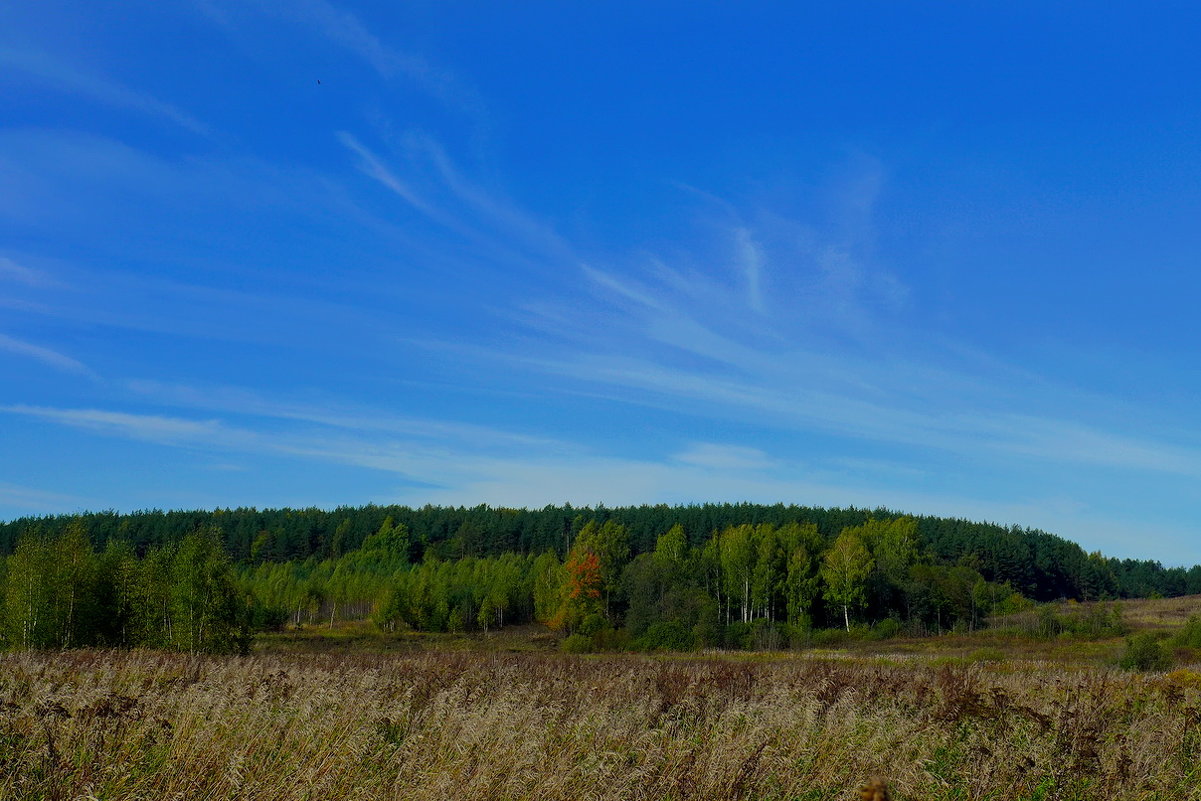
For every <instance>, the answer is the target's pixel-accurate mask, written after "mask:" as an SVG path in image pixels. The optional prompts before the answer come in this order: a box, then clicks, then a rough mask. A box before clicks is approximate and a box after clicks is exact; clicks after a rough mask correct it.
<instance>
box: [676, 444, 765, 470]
mask: <svg viewBox="0 0 1201 801" xmlns="http://www.w3.org/2000/svg"><path fill="white" fill-rule="evenodd" d="M672 458H673V459H674V460H675V461H677V462H682V463H683V464H687V465H692V466H695V467H705V468H710V469H713V470H767V469H769V468H772V467H779V466H780V463H779V462H778V461H776V460H775V459H772V458H771V457H770V456H768V455H767V454H766V453H764V452H763V451H761V450H759V449H758V448H748V447H745V446H741V445H722V444H720V443H716V442H694V443H692V445H690V446H689V447H688V448H687V449H686V450H683V451H681V452H680V453H677V454H675V455H674V456H673V457H672Z"/></svg>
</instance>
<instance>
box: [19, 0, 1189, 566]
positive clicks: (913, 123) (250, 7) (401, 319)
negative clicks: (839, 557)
mask: <svg viewBox="0 0 1201 801" xmlns="http://www.w3.org/2000/svg"><path fill="white" fill-rule="evenodd" d="M1101 9H1102V7H1099V6H1096V5H1095V4H1076V3H1069V4H1056V5H1055V6H1054V7H1050V8H1048V7H1047V5H1046V4H1035V3H972V4H961V3H950V2H944V3H905V4H885V3H857V2H851V3H837V4H829V3H822V4H818V3H798V4H790V5H787V6H783V5H780V4H769V3H739V4H733V3H726V4H720V3H704V2H702V3H696V2H689V3H645V2H643V3H604V4H600V3H597V4H591V5H586V4H579V3H550V2H530V3H521V4H517V5H513V4H482V3H454V2H413V3H389V4H376V3H351V2H341V0H336V1H330V2H327V0H296V2H289V3H276V2H268V1H267V0H253V1H246V0H238V2H234V1H233V0H229V1H227V0H192V1H190V2H179V3H161V2H149V0H145V1H137V0H129V1H128V2H120V3H113V4H96V3H83V2H74V3H72V2H57V1H56V0H38V2H32V1H30V0H16V1H15V2H8V3H5V4H3V6H0V370H2V371H3V373H2V374H3V375H4V376H5V380H4V381H3V382H0V448H2V449H3V453H4V458H3V460H2V461H0V519H11V518H15V517H19V516H24V515H30V514H45V513H58V512H71V511H78V510H85V509H90V510H100V509H108V508H115V509H119V510H124V511H128V510H134V509H142V508H213V507H217V506H222V507H226V506H239V505H246V506H258V507H268V506H283V505H288V506H325V507H330V506H335V505H339V504H352V505H357V504H363V503H368V502H375V503H404V504H410V505H422V504H426V503H434V504H456V505H457V504H465V505H475V504H478V503H489V504H494V505H504V506H542V505H545V504H547V503H561V502H564V501H569V502H572V503H575V504H595V503H604V504H606V505H609V506H616V505H624V504H638V503H657V502H668V503H688V502H703V501H742V500H748V501H756V502H765V503H775V502H785V503H799V504H808V505H822V506H844V505H856V506H861V507H864V506H865V507H877V506H886V507H889V508H893V509H898V510H902V511H907V512H912V513H917V514H941V515H955V516H963V517H968V518H972V519H977V520H990V521H994V522H999V523H1003V524H1018V525H1022V526H1030V527H1037V528H1042V529H1045V530H1048V531H1051V532H1054V533H1057V534H1060V535H1062V536H1065V537H1068V538H1070V539H1073V540H1075V541H1077V542H1079V543H1081V544H1082V545H1083V546H1084V547H1085V548H1086V549H1088V550H1101V551H1103V552H1104V553H1106V554H1110V555H1117V556H1133V557H1140V558H1153V559H1159V560H1161V561H1163V562H1164V563H1165V564H1171V565H1175V564H1193V563H1198V562H1201V541H1199V540H1198V537H1197V536H1196V534H1197V531H1196V529H1197V526H1196V522H1195V510H1196V509H1197V507H1198V494H1199V493H1198V484H1199V479H1201V424H1198V422H1197V414H1196V407H1197V398H1198V396H1199V394H1201V373H1199V360H1198V356H1199V354H1201V347H1199V342H1198V326H1197V322H1196V318H1197V314H1196V307H1197V300H1198V296H1199V290H1201V276H1199V274H1198V269H1197V267H1198V259H1199V256H1201V225H1198V215H1199V212H1201V49H1198V48H1197V47H1196V44H1195V42H1196V39H1197V35H1198V33H1201V25H1199V23H1201V7H1197V6H1196V5H1195V4H1186V3H1165V4H1153V5H1152V4H1145V3H1144V4H1134V3H1118V4H1106V5H1105V6H1104V7H1103V11H1102V10H1101Z"/></svg>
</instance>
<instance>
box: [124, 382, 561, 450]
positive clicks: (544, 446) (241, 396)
mask: <svg viewBox="0 0 1201 801" xmlns="http://www.w3.org/2000/svg"><path fill="white" fill-rule="evenodd" d="M128 386H129V388H130V389H131V390H133V391H134V392H135V393H137V394H138V395H140V396H143V397H146V398H148V399H151V400H153V401H155V402H157V403H163V404H169V405H172V406H177V407H181V408H192V409H202V410H206V411H213V412H225V413H230V414H237V415H241V416H250V417H262V418H270V419H275V420H293V421H297V422H305V423H316V424H319V425H322V426H328V427H331V428H340V429H345V430H347V431H353V432H359V433H377V432H383V433H389V434H402V435H406V436H410V437H415V438H418V439H421V440H446V439H451V440H458V441H461V442H466V443H473V444H474V445H476V446H477V447H488V448H491V447H496V448H536V449H539V450H540V451H543V452H546V451H558V452H566V451H568V450H573V449H574V446H571V445H569V444H568V443H565V442H562V441H559V440H554V439H550V438H547V437H536V436H530V435H526V434H519V433H514V432H510V431H503V430H500V429H496V428H490V427H488V426H481V425H472V424H468V423H451V422H447V421H443V420H430V419H423V418H411V417H400V416H397V415H395V414H392V413H390V412H387V411H384V410H381V409H371V408H363V407H355V406H347V405H346V404H345V403H341V402H338V401H330V400H328V399H325V400H321V401H316V400H314V401H312V402H310V403H307V404H303V403H294V402H293V403H284V402H280V401H278V400H275V399H272V398H269V397H266V396H264V395H262V394H260V393H257V392H253V391H251V390H247V389H244V388H240V387H227V386H225V387H223V386H203V387H196V386H189V385H185V384H168V383H163V382H159V381H152V380H134V381H130V382H128Z"/></svg>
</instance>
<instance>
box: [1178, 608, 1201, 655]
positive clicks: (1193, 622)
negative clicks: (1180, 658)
mask: <svg viewBox="0 0 1201 801" xmlns="http://www.w3.org/2000/svg"><path fill="white" fill-rule="evenodd" d="M1172 645H1179V646H1181V647H1183V648H1201V617H1198V616H1197V615H1193V616H1192V617H1190V618H1189V619H1188V622H1187V623H1185V624H1184V628H1182V629H1181V630H1180V631H1178V632H1176V635H1175V636H1174V637H1172Z"/></svg>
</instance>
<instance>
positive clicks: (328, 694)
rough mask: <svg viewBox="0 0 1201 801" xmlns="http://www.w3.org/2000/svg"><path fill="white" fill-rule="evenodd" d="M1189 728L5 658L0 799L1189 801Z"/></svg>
mask: <svg viewBox="0 0 1201 801" xmlns="http://www.w3.org/2000/svg"><path fill="white" fill-rule="evenodd" d="M1199 710H1201V689H1199V688H1198V687H1197V682H1187V681H1185V682H1179V681H1175V680H1173V679H1172V678H1170V677H1141V676H1127V675H1120V674H1116V673H1110V672H1105V671H1094V672H1080V671H1076V672H1063V671H1056V670H1054V669H1053V668H1047V669H1046V670H1042V671H1035V670H1029V671H1016V672H1015V671H1011V672H987V671H982V670H981V669H980V668H951V667H942V668H936V667H923V666H920V665H919V666H915V665H905V666H898V665H886V664H876V663H868V662H862V663H860V662H854V661H841V662H837V663H834V662H821V661H816V660H804V659H797V660H781V661H777V662H763V663H748V662H731V661H722V660H719V659H695V660H679V661H674V660H673V661H655V660H651V659H645V658H638V657H624V658H623V657H610V658H596V659H593V658H586V659H583V658H571V657H564V656H536V655H504V654H471V653H453V654H452V653H444V654H437V653H433V654H416V655H411V656H368V655H357V656H334V655H309V656H285V657H265V656H255V657H244V658H237V657H229V658H208V657H190V656H184V655H171V654H161V653H140V652H134V653H119V652H101V651H76V652H68V653H60V654H7V655H0V798H2V799H27V798H29V799H32V798H43V799H52V800H55V801H58V800H61V801H68V800H70V799H89V798H96V799H112V800H113V801H120V800H124V799H155V800H156V801H157V800H158V799H187V800H188V801H193V800H194V799H218V798H220V799H247V800H251V799H253V800H255V801H268V800H269V801H279V800H280V799H371V800H372V801H379V800H380V799H406V800H409V799H411V800H413V801H422V799H438V801H441V800H442V799H448V798H455V799H464V800H465V801H471V800H472V799H480V800H481V801H483V800H485V799H486V800H487V801H492V800H493V799H540V800H542V801H555V800H556V799H564V801H566V800H567V799H571V801H583V800H586V799H654V800H655V801H666V800H667V799H672V800H678V801H683V799H714V800H720V799H804V800H806V801H818V800H819V799H850V798H853V797H854V796H855V794H856V793H855V790H854V788H857V787H860V786H862V782H863V779H864V777H867V776H877V775H878V776H887V777H888V779H889V784H890V790H891V792H892V797H893V798H895V799H897V800H898V801H906V799H909V800H911V801H917V800H918V799H921V800H922V801H936V800H937V799H993V800H994V801H1003V800H1005V799H1042V800H1043V801H1051V799H1065V800H1066V799H1090V801H1091V799H1113V801H1122V800H1124V799H1129V800H1130V801H1136V800H1137V801H1150V800H1151V799H1164V798H1197V797H1198V795H1197V789H1196V788H1197V786H1198V781H1197V777H1198V771H1199V768H1198V759H1199V757H1201V725H1199V724H1201V712H1199ZM875 789H878V790H879V791H880V793H883V792H884V790H883V787H882V786H879V787H878V788H873V792H874V791H875ZM862 797H863V798H873V799H878V798H887V797H888V796H887V795H880V794H877V795H875V796H868V795H863V796H862Z"/></svg>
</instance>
